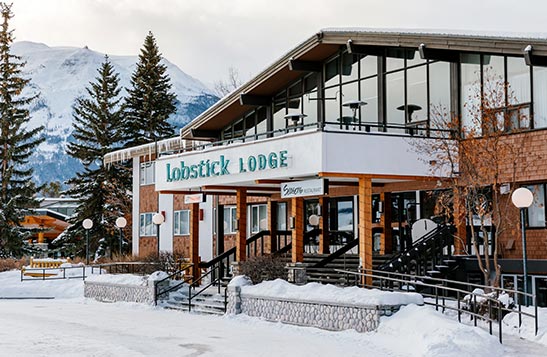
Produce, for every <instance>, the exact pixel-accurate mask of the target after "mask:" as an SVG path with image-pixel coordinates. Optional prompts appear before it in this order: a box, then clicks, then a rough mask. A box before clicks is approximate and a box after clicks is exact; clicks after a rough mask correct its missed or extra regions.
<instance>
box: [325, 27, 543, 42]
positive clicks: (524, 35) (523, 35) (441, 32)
mask: <svg viewBox="0 0 547 357" xmlns="http://www.w3.org/2000/svg"><path fill="white" fill-rule="evenodd" d="M321 32H326V33H328V32H330V33H333V32H341V33H347V32H361V33H371V34H405V35H434V36H465V37H477V38H505V39H537V40H547V32H510V31H478V30H455V29H419V28H414V29H412V28H410V29H409V28H371V27H332V28H324V29H322V30H321Z"/></svg>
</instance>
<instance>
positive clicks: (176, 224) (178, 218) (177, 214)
mask: <svg viewBox="0 0 547 357" xmlns="http://www.w3.org/2000/svg"><path fill="white" fill-rule="evenodd" d="M182 215H186V222H187V223H186V227H187V232H183V231H182V227H183V225H182V219H183V217H182ZM177 228H178V229H177ZM173 235H176V236H189V235H190V210H188V209H183V210H177V211H174V212H173Z"/></svg>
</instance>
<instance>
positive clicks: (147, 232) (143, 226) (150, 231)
mask: <svg viewBox="0 0 547 357" xmlns="http://www.w3.org/2000/svg"><path fill="white" fill-rule="evenodd" d="M154 214H155V213H141V215H140V221H139V236H141V237H146V236H155V235H156V234H157V226H156V225H155V224H154V223H153V222H152V216H153V215H154Z"/></svg>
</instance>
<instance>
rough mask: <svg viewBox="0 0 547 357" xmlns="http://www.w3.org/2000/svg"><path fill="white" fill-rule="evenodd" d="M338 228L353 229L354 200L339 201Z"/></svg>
mask: <svg viewBox="0 0 547 357" xmlns="http://www.w3.org/2000/svg"><path fill="white" fill-rule="evenodd" d="M337 208H338V211H337V213H338V230H340V231H353V201H338V202H337Z"/></svg>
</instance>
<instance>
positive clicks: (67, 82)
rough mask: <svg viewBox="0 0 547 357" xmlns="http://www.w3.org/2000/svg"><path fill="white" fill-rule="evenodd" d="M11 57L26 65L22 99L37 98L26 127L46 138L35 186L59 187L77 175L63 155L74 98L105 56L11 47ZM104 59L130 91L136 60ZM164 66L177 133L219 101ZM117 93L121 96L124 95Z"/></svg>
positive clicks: (36, 162)
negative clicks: (41, 129) (51, 183)
mask: <svg viewBox="0 0 547 357" xmlns="http://www.w3.org/2000/svg"><path fill="white" fill-rule="evenodd" d="M12 52H13V53H14V54H16V55H18V56H21V57H22V58H23V60H25V61H26V62H27V64H26V66H25V68H24V72H25V73H26V77H28V78H30V79H31V84H30V86H29V87H28V88H27V90H26V92H27V93H26V94H27V95H29V94H33V93H37V92H39V93H40V97H39V98H38V99H37V100H36V101H35V102H34V103H33V105H32V106H31V108H30V111H31V117H32V119H31V122H30V126H31V127H36V126H39V125H44V126H45V133H44V135H45V137H46V141H45V142H44V143H43V144H42V145H40V147H39V148H38V150H37V151H36V152H35V153H34V154H33V156H32V158H31V162H30V163H31V165H32V166H33V167H34V172H35V181H36V182H37V183H44V182H49V181H61V182H64V181H65V180H66V179H68V178H70V177H73V176H74V175H75V172H77V171H79V170H80V169H81V164H80V163H79V162H78V161H77V160H74V159H73V158H71V157H69V156H68V155H67V154H66V153H65V148H66V144H67V142H68V141H70V140H72V137H71V134H72V105H73V103H74V100H75V99H76V98H77V97H78V96H82V95H85V88H86V87H88V86H89V82H92V81H95V78H96V77H97V75H98V73H97V68H99V66H100V65H101V63H102V62H103V61H104V54H103V53H100V52H96V51H93V50H91V49H89V48H87V47H84V48H76V47H48V46H47V45H45V44H42V43H34V42H16V43H14V44H13V46H12ZM109 58H110V60H111V62H112V64H113V66H114V68H115V70H116V72H117V73H119V75H120V84H121V86H122V87H129V81H130V78H131V74H132V73H133V71H134V70H135V66H136V63H137V60H138V57H137V56H136V55H135V56H109ZM165 64H166V65H167V71H168V73H169V76H170V78H171V84H172V90H173V91H174V93H175V94H176V95H177V100H178V102H177V113H176V114H175V115H173V116H172V117H171V118H170V121H171V123H172V124H173V125H174V126H175V127H176V128H181V127H182V126H184V124H186V123H188V122H189V121H190V120H192V119H193V118H195V117H196V116H197V115H199V114H200V113H201V112H203V111H204V110H205V109H207V108H208V107H210V106H211V105H212V104H213V103H215V102H216V101H217V100H218V98H217V97H216V96H215V95H214V94H213V92H212V91H211V90H210V89H209V88H207V87H206V86H205V85H204V84H203V83H201V82H200V81H199V80H197V79H195V78H193V77H190V76H189V75H187V74H186V73H184V72H183V71H182V70H180V69H179V68H178V67H177V66H176V65H174V64H172V63H170V62H169V61H167V60H165ZM122 93H123V95H125V91H122Z"/></svg>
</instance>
